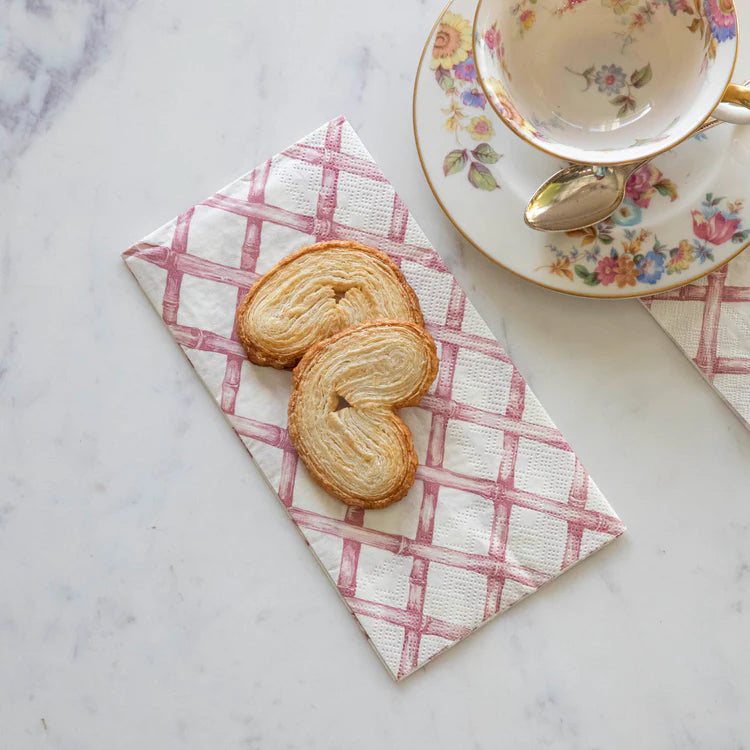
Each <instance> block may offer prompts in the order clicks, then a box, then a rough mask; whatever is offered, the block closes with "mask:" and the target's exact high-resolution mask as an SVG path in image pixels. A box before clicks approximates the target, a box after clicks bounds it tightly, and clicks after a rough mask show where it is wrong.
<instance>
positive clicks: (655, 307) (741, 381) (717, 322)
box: [643, 252, 750, 428]
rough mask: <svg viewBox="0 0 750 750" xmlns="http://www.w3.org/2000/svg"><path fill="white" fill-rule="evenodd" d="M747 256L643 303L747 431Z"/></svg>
mask: <svg viewBox="0 0 750 750" xmlns="http://www.w3.org/2000/svg"><path fill="white" fill-rule="evenodd" d="M748 303H750V256H748V253H747V252H745V253H743V254H742V255H741V256H740V257H739V258H737V259H736V260H734V261H732V262H731V263H729V264H728V265H725V266H722V267H721V268H719V269H717V270H716V271H714V272H713V273H712V274H710V275H709V276H706V277H705V278H703V279H700V280H699V281H698V282H696V283H694V284H688V285H687V286H683V287H680V288H678V289H672V290H670V291H667V292H662V293H661V294H657V295H654V296H652V297H648V298H646V299H644V300H643V304H644V305H645V306H646V308H647V309H648V310H649V311H650V313H651V314H652V315H653V317H654V318H655V319H656V320H657V322H658V323H659V325H660V326H661V327H662V328H663V329H664V330H665V331H666V332H667V333H668V334H669V335H670V336H671V337H672V339H673V340H674V341H675V343H676V344H677V345H678V346H679V347H680V348H681V349H682V350H683V352H684V353H685V355H686V356H687V357H689V358H690V360H691V361H692V362H693V364H695V366H696V367H697V368H698V369H699V370H700V372H701V373H702V374H703V376H704V377H705V378H706V380H707V381H708V382H709V383H711V384H712V385H713V386H714V388H715V389H716V390H717V391H718V392H719V394H720V395H721V396H722V397H723V398H724V399H725V400H726V401H727V403H728V404H729V405H730V406H731V407H732V408H733V409H734V410H735V412H736V413H737V414H738V416H739V417H740V418H741V419H742V420H743V422H744V423H745V425H746V426H747V427H748V428H750V304H748Z"/></svg>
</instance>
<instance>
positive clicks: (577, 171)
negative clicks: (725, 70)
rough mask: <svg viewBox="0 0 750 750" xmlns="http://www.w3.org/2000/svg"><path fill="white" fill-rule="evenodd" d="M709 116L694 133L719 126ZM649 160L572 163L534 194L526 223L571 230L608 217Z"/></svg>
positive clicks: (551, 229)
mask: <svg viewBox="0 0 750 750" xmlns="http://www.w3.org/2000/svg"><path fill="white" fill-rule="evenodd" d="M721 122H722V121H721V120H717V119H716V118H713V117H712V118H710V119H709V120H707V121H706V122H704V123H703V125H701V126H700V127H699V128H698V129H697V130H696V131H695V133H696V134H697V133H703V132H705V131H706V130H710V129H711V128H713V127H715V126H716V125H719V124H720V123H721ZM649 161H650V160H649V159H646V160H642V161H637V162H631V163H630V164H617V165H614V166H610V167H604V166H598V165H595V164H572V165H571V166H569V167H565V168H564V169H561V170H560V171H559V172H556V173H555V174H553V175H552V177H550V178H549V179H548V180H547V181H546V182H544V183H543V184H542V185H541V187H540V188H539V189H538V190H537V191H536V193H534V195H533V196H532V198H531V200H530V201H529V204H528V205H527V206H526V211H525V212H524V220H525V222H526V223H527V224H528V225H529V226H530V227H531V228H532V229H537V230H539V231H540V232H573V231H575V230H577V229H585V228H586V227H590V226H593V225H595V224H598V223H599V222H600V221H604V220H605V219H606V218H608V217H609V216H611V215H612V214H613V213H614V212H615V211H617V209H618V208H619V206H620V204H621V203H622V201H623V199H624V198H625V189H626V187H627V184H628V180H629V179H630V177H631V176H632V175H633V173H634V172H636V171H637V170H639V169H640V168H641V167H642V166H643V165H644V164H648V162H649Z"/></svg>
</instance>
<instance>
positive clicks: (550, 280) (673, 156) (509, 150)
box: [414, 0, 750, 298]
mask: <svg viewBox="0 0 750 750" xmlns="http://www.w3.org/2000/svg"><path fill="white" fill-rule="evenodd" d="M589 1H590V2H601V3H602V4H603V5H605V6H613V4H617V7H618V10H619V11H620V12H624V13H628V14H631V15H633V18H634V19H635V21H637V20H638V18H637V16H639V14H642V13H644V12H645V11H644V9H643V8H640V7H639V3H638V0H627V1H626V0H617V2H616V3H615V2H614V0H589ZM674 1H675V0H645V3H646V5H649V7H650V6H654V5H660V4H667V3H670V2H674ZM529 3H530V0H520V2H519V3H518V12H519V14H520V15H519V18H521V23H524V24H533V23H534V18H535V16H534V10H533V6H532V5H530V4H529ZM694 5H695V8H696V9H697V10H696V14H695V15H696V18H698V20H699V22H702V23H706V24H711V23H712V19H713V18H714V16H715V15H716V14H717V13H720V12H721V7H720V5H721V0H694ZM527 6H528V7H527ZM620 6H622V7H620ZM475 8H476V0H454V2H452V3H450V4H449V5H448V6H447V7H446V9H445V10H444V11H443V13H442V15H441V17H440V18H439V19H438V21H437V23H436V24H435V26H434V28H433V30H432V33H431V34H430V38H429V39H428V41H427V44H426V46H425V49H424V51H423V53H422V58H421V60H420V64H419V70H418V72H417V79H416V82H415V85H414V135H415V138H416V142H417V151H418V153H419V159H420V162H421V164H422V168H423V169H424V173H425V176H426V177H427V182H428V183H429V185H430V188H431V189H432V192H433V193H434V195H435V198H436V199H437V201H438V203H439V204H440V206H441V208H442V209H443V211H445V213H446V215H447V216H448V218H449V219H450V220H451V221H452V222H453V224H454V225H455V226H456V228H457V229H458V231H459V232H460V233H461V234H462V235H463V236H464V237H465V238H466V239H467V240H468V241H469V242H471V243H472V244H473V245H474V246H475V247H476V248H477V249H478V250H480V251H481V252H483V253H484V254H485V255H487V256H488V257H489V258H490V259H492V260H493V261H495V262H496V263H498V265H500V266H502V267H503V268H506V269H507V270H509V271H512V272H513V273H515V274H517V275H519V276H522V277H523V278H525V279H528V280H529V281H531V282H533V283H535V284H538V285H540V286H544V287H547V288H549V289H554V290H555V291H558V292H565V293H567V294H575V295H579V296H586V297H599V298H623V297H640V296H645V295H651V294H656V293H657V292H663V291H665V290H667V289H671V288H673V287H676V286H682V285H683V284H688V283H691V282H693V281H695V280H696V279H698V278H700V277H701V276H705V275H706V274H708V273H710V272H711V271H713V270H714V269H716V268H717V267H718V266H720V265H722V264H724V263H726V262H728V261H729V260H731V259H732V258H733V257H735V256H736V255H738V254H739V253H740V252H742V251H743V250H744V249H745V248H746V247H748V245H750V210H748V209H746V207H745V203H746V198H748V197H750V184H748V178H747V175H748V173H749V170H750V126H745V127H735V126H732V125H728V124H725V125H721V126H719V127H718V128H715V129H714V130H712V131H711V132H710V133H707V134H704V135H700V136H694V137H693V138H691V139H689V140H688V141H686V142H685V143H683V144H681V145H680V146H678V147H676V148H675V149H674V150H673V151H669V152H667V153H665V154H662V155H661V156H658V157H657V158H656V159H654V161H653V162H652V163H651V164H649V165H647V166H645V167H643V168H641V169H640V170H639V171H638V172H636V174H635V175H633V177H632V178H631V180H630V182H629V183H628V187H627V192H626V198H625V201H624V202H623V204H622V206H621V207H620V209H619V210H618V211H617V212H616V213H615V214H614V215H613V216H612V217H610V218H609V219H607V220H606V221H604V222H602V223H601V224H599V225H598V226H596V227H590V228H589V229H585V230H581V231H577V232H569V233H555V234H546V233H542V232H537V231H535V230H533V229H530V228H529V227H528V226H526V224H525V223H524V220H523V213H524V209H525V208H526V204H527V201H528V199H529V198H530V197H531V195H533V193H534V191H535V190H536V188H537V187H538V186H539V185H540V184H541V183H542V182H543V181H544V180H545V179H547V177H549V176H550V175H551V174H553V173H554V172H555V171H557V170H558V169H560V168H561V167H563V166H566V163H565V162H562V161H560V160H558V159H556V158H555V157H551V156H547V155H546V154H543V153H541V152H539V151H538V150H537V149H535V148H533V147H532V146H530V145H528V144H526V143H524V142H523V141H522V140H521V139H520V138H518V136H516V135H515V133H513V132H512V131H511V130H510V129H508V128H507V127H506V126H505V125H504V123H503V122H502V121H501V120H500V119H499V118H498V117H497V116H496V115H495V113H494V112H493V110H492V108H491V107H490V106H489V105H488V103H487V100H486V98H485V96H484V93H483V92H482V88H481V86H480V85H479V83H478V81H477V76H476V68H475V66H474V60H473V59H472V23H473V17H474V11H475ZM698 14H700V15H698ZM739 21H740V32H741V31H742V24H743V23H744V24H745V29H746V33H745V39H750V13H740V19H739ZM740 36H742V34H741V33H740ZM483 42H484V43H485V44H491V43H492V42H493V40H492V39H489V40H483ZM495 42H497V40H495ZM740 46H741V49H740V54H739V59H738V63H737V68H736V70H737V73H736V75H735V77H736V78H737V79H738V80H739V79H741V78H745V77H750V45H748V44H746V45H744V47H743V45H740ZM605 67H606V66H605ZM610 67H611V66H610ZM592 77H593V78H592V80H593V81H594V83H596V82H597V80H598V77H601V79H602V81H605V82H608V81H610V79H611V80H613V81H615V82H616V80H619V79H620V76H619V75H618V71H612V70H610V69H607V70H604V68H602V70H600V71H598V72H597V71H594V72H593V73H592ZM612 85H614V84H612Z"/></svg>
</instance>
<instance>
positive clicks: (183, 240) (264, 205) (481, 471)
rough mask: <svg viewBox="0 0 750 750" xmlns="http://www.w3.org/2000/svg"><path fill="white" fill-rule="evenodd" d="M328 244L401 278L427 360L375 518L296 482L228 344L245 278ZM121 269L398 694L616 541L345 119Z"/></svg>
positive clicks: (259, 398)
mask: <svg viewBox="0 0 750 750" xmlns="http://www.w3.org/2000/svg"><path fill="white" fill-rule="evenodd" d="M332 239H345V240H356V241H358V242H363V243H365V244H368V245H372V246H375V247H377V248H380V249H381V250H383V251H385V252H387V253H388V254H389V255H390V257H391V258H392V259H393V260H394V261H395V262H396V263H398V265H399V266H400V267H401V269H402V271H403V272H404V274H405V275H406V278H407V280H408V281H409V283H410V284H411V285H412V286H413V287H414V289H415V290H416V292H417V295H418V296H419V300H420V303H421V305H422V310H423V312H424V317H425V321H426V327H427V329H428V330H429V332H430V333H431V334H432V336H433V337H434V339H435V341H436V344H437V348H438V355H439V357H440V371H439V374H438V377H437V379H436V381H435V383H434V385H433V387H432V389H431V390H430V392H429V394H428V395H427V396H426V397H425V398H424V399H423V401H422V403H421V405H420V406H419V407H415V408H410V409H404V410H402V411H401V412H400V414H401V416H402V417H403V419H404V420H405V421H406V423H407V424H408V425H409V427H410V428H411V430H412V433H413V435H414V443H415V446H416V449H417V453H418V455H419V462H420V463H419V468H418V470H417V479H416V482H415V484H414V486H413V487H412V489H411V491H410V492H409V494H408V496H407V497H406V498H405V499H404V500H402V501H401V502H399V503H396V504H395V505H393V506H391V507H389V508H387V509H384V510H375V511H365V510H361V509H354V508H348V507H347V506H345V505H343V504H342V503H340V502H338V501H337V500H334V499H332V498H331V497H329V496H328V495H327V494H326V493H325V492H323V490H321V489H320V488H319V487H318V486H317V485H316V484H315V483H314V482H313V481H312V480H311V479H310V477H309V475H308V474H307V471H306V470H305V468H304V466H303V464H302V463H301V462H300V461H299V459H298V457H297V453H296V452H295V450H294V446H293V445H292V444H291V442H290V440H289V436H288V434H287V430H286V426H287V403H288V400H289V393H290V387H291V377H290V374H289V373H286V372H279V371H277V370H273V369H270V368H262V367H257V366H255V365H253V364H251V363H249V362H248V361H247V360H246V358H245V356H244V353H243V350H242V347H241V346H240V345H239V343H238V341H237V335H236V331H235V328H234V316H235V310H236V308H237V305H238V303H239V301H240V300H241V299H242V298H243V297H244V295H245V294H246V292H247V290H248V288H249V287H250V285H251V284H252V283H253V282H254V281H255V279H257V278H258V277H259V275H261V274H263V273H264V272H266V271H267V270H268V269H270V268H271V267H272V266H273V265H274V264H275V263H276V262H277V261H279V260H280V259H281V258H283V257H284V256H285V255H287V254H289V253H290V252H292V251H294V250H297V249H299V248H300V247H303V246H305V245H309V244H311V243H314V242H319V241H324V240H332ZM124 259H125V261H126V262H127V264H128V266H129V268H130V270H131V271H132V272H133V274H134V276H135V277H136V279H137V280H138V282H139V284H140V285H141V287H142V288H143V291H144V292H145V293H146V295H147V296H148V298H149V299H150V300H151V302H152V303H153V305H154V307H155V308H156V310H157V312H158V313H159V315H161V317H162V320H163V321H164V324H165V325H166V326H167V328H168V329H169V330H170V332H171V333H172V335H173V336H174V338H175V339H176V340H177V342H178V343H179V345H180V346H181V347H182V349H183V351H184V352H185V354H186V355H187V357H188V359H189V360H190V362H191V363H192V365H193V367H194V368H195V370H196V372H197V373H198V375H199V377H200V378H201V379H202V380H203V382H204V384H205V386H206V388H208V390H209V392H210V393H211V395H212V396H213V397H214V399H216V402H217V403H218V405H219V407H220V408H221V409H222V411H223V412H224V415H225V416H226V418H227V420H228V421H229V423H230V424H231V426H232V427H233V428H234V430H235V431H236V432H237V434H238V435H239V437H240V439H241V440H242V442H243V443H244V444H245V446H246V447H247V449H248V451H249V452H250V454H251V455H252V457H253V458H254V459H255V461H256V462H257V464H258V465H259V466H260V468H261V470H262V471H263V472H264V474H265V476H266V478H267V480H268V482H269V484H270V485H271V486H272V487H273V488H274V489H275V491H276V493H277V495H278V498H279V501H280V502H281V503H282V504H283V506H284V508H285V509H286V511H287V513H288V514H289V517H290V519H291V520H292V522H293V523H294V524H295V525H296V526H297V528H298V529H299V531H300V532H301V533H302V535H303V537H304V538H305V540H306V541H307V543H308V544H309V546H310V549H311V550H312V552H313V554H314V555H315V556H316V557H317V559H318V561H319V563H320V564H321V566H322V567H323V569H324V570H325V571H326V572H327V574H328V576H329V577H330V579H331V581H332V582H333V584H334V585H335V586H336V588H337V590H338V592H339V594H340V595H341V598H342V599H343V601H344V602H345V604H346V606H347V607H348V608H349V610H350V611H351V613H352V614H353V615H354V618H355V620H356V622H357V623H358V624H359V625H360V627H361V628H362V630H363V631H364V632H365V634H366V636H367V638H368V640H369V642H370V644H371V645H372V647H373V648H374V649H375V652H376V653H377V654H378V656H379V657H380V658H381V659H382V661H383V663H384V664H385V666H386V667H387V669H388V670H389V671H390V673H391V674H392V675H393V677H394V678H396V679H399V678H402V677H404V676H405V675H408V674H409V673H411V672H413V671H414V670H416V669H418V668H419V667H421V666H423V665H424V664H425V663H426V662H427V661H429V660H430V659H432V658H433V657H435V656H436V655H437V654H439V653H441V652H442V651H444V650H445V649H446V648H448V647H449V646H452V645H453V644H454V643H456V642H458V641H460V640H461V639H462V638H465V637H466V636H467V635H469V634H470V633H471V632H472V631H474V630H476V629H477V628H478V627H479V626H480V625H482V624H483V623H485V622H487V621H488V620H490V619H492V618H493V617H494V616H495V615H497V614H498V613H501V612H503V611H505V610H506V609H508V607H510V606H511V605H513V604H515V603H516V602H518V601H519V600H520V599H522V598H524V597H525V596H527V595H528V594H531V593H533V592H535V591H536V590H537V589H538V588H539V587H540V586H541V585H542V584H544V583H547V582H548V581H549V580H551V579H552V578H555V577H556V576H558V575H559V574H560V573H561V572H562V571H563V570H566V569H567V568H569V567H570V566H571V565H574V564H575V563H576V562H578V561H579V560H582V559H583V558H585V557H587V556H588V555H590V554H591V553H592V552H594V551H596V550H598V549H600V548H601V547H602V546H604V545H605V544H607V543H609V542H610V541H612V540H613V539H614V538H615V537H617V536H618V535H619V534H621V533H622V532H623V530H624V527H623V525H622V523H621V522H620V521H619V520H618V518H617V516H616V515H615V513H614V511H613V510H612V508H611V507H610V506H609V504H608V503H607V501H606V499H605V498H604V497H603V495H602V493H601V492H600V491H599V489H598V488H597V486H596V485H595V484H594V482H593V481H592V479H591V478H590V477H589V475H588V473H587V472H586V470H585V469H584V467H583V466H582V465H581V462H580V461H579V460H578V458H577V457H576V455H575V453H573V451H572V450H571V448H570V446H569V445H568V444H567V442H566V441H565V439H564V438H563V436H562V435H561V434H560V432H559V431H558V430H557V428H556V427H555V426H554V424H553V423H552V421H551V420H550V418H549V416H548V415H547V413H546V412H545V410H544V408H543V407H542V405H541V404H540V403H539V401H538V400H537V399H536V397H535V396H534V394H533V393H532V392H531V391H530V389H529V388H528V386H527V385H526V382H525V381H524V379H523V378H522V377H521V375H520V374H519V372H518V370H516V368H515V367H514V365H513V363H512V362H511V360H510V358H509V357H508V355H507V354H506V353H505V352H504V351H503V349H502V347H501V346H500V345H499V344H498V342H497V341H496V340H495V338H494V337H493V336H492V334H491V333H490V331H489V329H488V328H487V326H486V325H485V323H484V321H483V320H482V319H481V318H480V317H479V315H478V314H477V311H476V310H475V309H474V308H473V307H472V305H471V303H470V302H469V301H468V300H467V299H466V295H465V294H464V292H463V291H462V290H461V288H460V287H459V286H458V284H457V283H456V281H455V279H454V278H453V276H452V275H451V273H450V271H449V270H448V269H447V268H446V266H445V264H444V263H443V261H442V260H441V259H440V256H439V255H438V254H437V253H436V252H435V251H434V249H433V248H432V247H431V246H430V243H429V242H428V240H427V238H426V237H425V235H424V233H423V232H422V230H421V229H420V228H419V226H418V225H417V224H416V222H415V221H414V219H413V218H412V217H411V215H410V214H409V211H408V210H407V208H406V206H405V205H404V204H403V203H402V202H401V200H400V198H399V197H398V195H397V194H396V192H395V190H394V189H393V186H392V185H391V184H390V183H389V182H388V181H387V180H386V178H385V177H384V176H383V174H382V172H381V171H380V169H379V168H378V166H377V165H376V164H375V162H374V161H373V160H372V157H371V156H370V154H369V153H368V152H367V150H366V149H365V147H364V146H363V144H362V142H361V141H360V140H359V138H358V137H357V135H356V134H355V132H354V131H353V130H352V128H351V126H350V125H349V124H348V122H346V120H345V119H344V118H338V119H335V120H333V121H331V122H330V123H328V124H326V125H324V126H323V127H321V128H320V129H318V130H316V131H315V132H314V133H311V134H310V135H308V136H307V137H306V138H303V139H302V140H301V141H299V142H298V143H296V144H294V145H293V146H291V147H290V148H288V149H286V150H285V151H283V152H282V153H280V154H278V155H276V156H274V157H273V158H272V159H270V160H269V161H267V162H266V163H265V164H262V165H261V166H259V167H258V168H257V169H255V170H254V171H252V172H250V173H249V174H246V175H244V176H243V177H241V178H240V179H238V180H236V181H235V182H233V183H232V184H231V185H228V186H227V187H226V188H224V189H223V190H220V191H219V192H218V193H216V194H215V195H213V196H211V197H210V198H208V199H207V200H205V201H203V203H200V204H198V205H197V206H193V207H192V208H190V209H189V210H187V211H185V213H183V214H181V215H180V216H178V217H177V218H175V219H173V220H172V221H170V222H169V223H167V224H165V225H164V226H163V227H161V228H160V229H157V230H156V231H155V232H153V234H150V235H149V236H148V237H146V238H145V239H144V240H143V241H141V242H139V243H138V244H136V245H134V246H133V247H131V248H130V249H129V250H127V251H126V252H125V253H124ZM275 570H276V569H275V567H274V566H269V567H268V571H269V572H268V574H269V575H274V571H275ZM300 637H304V633H303V632H300Z"/></svg>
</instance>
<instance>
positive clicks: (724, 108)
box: [713, 83, 750, 125]
mask: <svg viewBox="0 0 750 750" xmlns="http://www.w3.org/2000/svg"><path fill="white" fill-rule="evenodd" d="M713 114H714V117H717V118H718V119H719V120H724V122H731V123H733V124H734V125H750V88H749V87H747V86H740V85H739V84H738V83H730V84H729V86H727V90H726V91H725V92H724V96H723V98H722V100H721V104H719V106H718V107H717V108H716V109H715V110H714V113H713Z"/></svg>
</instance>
